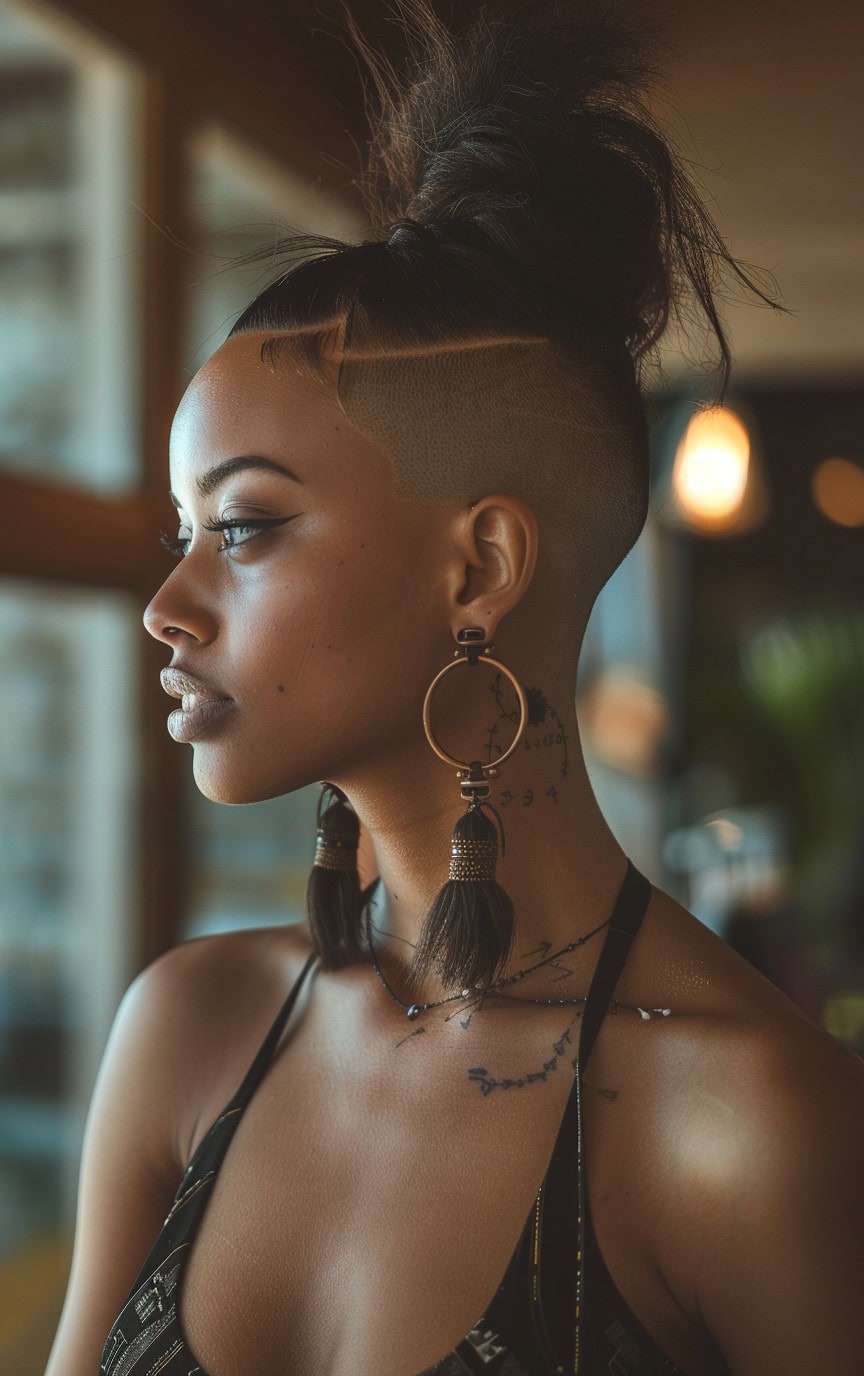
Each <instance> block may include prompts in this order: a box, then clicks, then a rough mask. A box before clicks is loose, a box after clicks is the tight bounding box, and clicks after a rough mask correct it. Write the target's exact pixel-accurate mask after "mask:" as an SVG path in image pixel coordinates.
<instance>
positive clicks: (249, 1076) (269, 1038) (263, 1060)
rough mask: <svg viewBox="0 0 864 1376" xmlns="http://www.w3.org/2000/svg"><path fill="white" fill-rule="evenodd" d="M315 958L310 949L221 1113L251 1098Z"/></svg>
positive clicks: (241, 1104) (244, 1105)
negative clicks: (235, 1089) (233, 1093)
mask: <svg viewBox="0 0 864 1376" xmlns="http://www.w3.org/2000/svg"><path fill="white" fill-rule="evenodd" d="M317 959H318V955H317V952H315V951H312V952H311V953H310V954H309V956H308V957H307V959H306V963H305V964H304V966H303V969H302V970H301V971H300V973H299V975H298V976H297V978H296V980H295V981H294V983H293V985H292V986H291V989H290V990H289V992H288V995H287V997H286V999H285V1002H284V1003H283V1004H282V1007H281V1008H280V1009H279V1012H278V1013H277V1014H276V1017H275V1018H274V1019H273V1023H272V1025H271V1027H270V1031H269V1032H268V1033H267V1035H266V1037H265V1038H264V1040H263V1042H262V1043H261V1045H260V1047H259V1048H258V1051H257V1053H256V1056H255V1059H254V1061H253V1062H252V1064H251V1065H250V1066H249V1069H248V1070H247V1071H246V1074H245V1076H244V1077H243V1081H242V1083H241V1085H240V1088H239V1089H238V1090H237V1092H236V1094H235V1095H234V1097H233V1099H231V1101H230V1102H229V1103H228V1104H226V1105H225V1108H224V1109H223V1114H224V1113H226V1112H230V1111H232V1110H235V1109H238V1108H245V1107H246V1105H247V1104H248V1102H249V1100H250V1099H251V1098H252V1095H253V1094H254V1093H255V1090H256V1089H257V1088H258V1084H259V1082H260V1081H261V1079H262V1077H263V1075H264V1072H265V1070H266V1069H267V1066H268V1065H269V1063H270V1058H271V1057H272V1055H273V1052H274V1050H275V1049H276V1043H277V1042H278V1040H279V1038H280V1037H281V1035H282V1031H283V1029H284V1027H285V1024H286V1022H287V1021H288V1018H289V1016H290V1014H291V1010H292V1008H293V1007H294V1004H295V1003H296V1002H297V995H298V994H299V993H300V989H301V987H302V985H303V981H304V980H305V978H306V976H307V974H308V973H309V971H310V969H311V968H312V966H313V965H314V963H315V961H316V960H317Z"/></svg>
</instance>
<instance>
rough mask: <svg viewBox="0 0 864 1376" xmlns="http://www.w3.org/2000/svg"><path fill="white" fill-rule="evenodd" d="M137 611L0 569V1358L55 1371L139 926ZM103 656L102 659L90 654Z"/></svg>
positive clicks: (8, 1364) (26, 1368)
mask: <svg viewBox="0 0 864 1376" xmlns="http://www.w3.org/2000/svg"><path fill="white" fill-rule="evenodd" d="M139 641H140V613H139V611H138V609H137V606H134V605H132V602H131V600H130V599H128V598H127V597H126V596H125V595H122V594H112V593H78V592H74V593H73V592H69V591H67V590H66V589H64V588H60V587H58V588H51V587H49V586H44V587H35V586H30V585H28V584H25V583H23V582H22V583H16V582H13V581H11V580H5V581H3V582H0V644H2V645H3V656H2V659H0V817H2V823H0V873H2V875H3V883H2V885H0V1277H2V1279H0V1288H2V1291H3V1293H4V1295H6V1296H9V1295H13V1296H14V1297H15V1303H14V1305H9V1306H8V1307H7V1306H5V1305H4V1306H2V1308H3V1309H4V1311H5V1312H4V1313H3V1315H2V1322H0V1370H2V1371H9V1372H12V1371H14V1372H16V1373H17V1374H18V1376H31V1374H32V1376H38V1373H41V1372H42V1371H43V1370H44V1368H45V1363H46V1361H47V1358H48V1351H49V1347H50V1343H51V1340H52V1337H53V1334H54V1332H55V1330H56V1326H57V1321H58V1319H59V1314H60V1308H61V1306H62V1301H63V1294H64V1292H65V1285H66V1276H67V1270H68V1264H69V1258H70V1255H71V1242H72V1233H73V1226H74V1208H75V1198H76V1190H77V1178H78V1166H79V1157H80V1150H81V1140H82V1133H83V1126H84V1119H85V1116H86V1111H87V1106H88V1104H89V1101H90V1096H91V1094H92V1091H93V1085H94V1082H95V1078H96V1071H97V1069H98V1065H99V1060H100V1057H101V1055H102V1050H103V1048H104V1045H105V1041H106V1039H107V1036H108V1032H109V1029H110V1026H111V1020H112V1018H113V1016H114V1012H115V1010H116V1008H117V1005H118V1003H119V1001H120V998H121V996H122V993H123V990H124V989H125V988H126V986H127V985H128V983H129V981H130V979H131V977H132V973H133V972H132V970H131V968H130V950H129V937H130V933H131V932H132V931H133V930H134V922H135V914H134V913H133V912H132V911H131V903H132V898H131V893H130V884H129V876H130V875H131V874H133V873H134V872H135V857H134V855H133V845H134V842H133V835H134V832H133V814H134V804H135V800H134V788H135V779H136V770H137V766H136V760H135V758H134V756H135V749H134V741H135V738H136V732H135V729H134V728H135V723H134V721H133V711H134V691H135V672H136V669H135V660H136V656H137V650H138V644H139ZM97 665H98V672H96V671H95V670H94V666H97Z"/></svg>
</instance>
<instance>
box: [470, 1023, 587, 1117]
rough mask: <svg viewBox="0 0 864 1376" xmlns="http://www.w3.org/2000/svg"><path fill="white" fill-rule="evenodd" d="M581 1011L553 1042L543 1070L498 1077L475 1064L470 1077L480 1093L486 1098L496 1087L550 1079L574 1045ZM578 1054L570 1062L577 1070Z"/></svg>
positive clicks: (521, 1084) (521, 1087) (509, 1087)
mask: <svg viewBox="0 0 864 1376" xmlns="http://www.w3.org/2000/svg"><path fill="white" fill-rule="evenodd" d="M581 1016H582V1013H581V1011H580V1012H578V1013H577V1014H576V1017H574V1018H573V1021H572V1022H571V1023H570V1025H569V1026H568V1027H565V1029H564V1031H563V1032H562V1033H561V1036H560V1037H559V1038H558V1040H557V1042H553V1043H552V1052H553V1054H552V1055H551V1056H550V1057H549V1059H548V1061H544V1062H543V1068H542V1069H541V1070H531V1071H529V1072H528V1074H527V1075H514V1076H505V1077H503V1078H502V1079H500V1080H499V1079H497V1078H496V1077H495V1076H494V1075H492V1074H491V1073H490V1071H488V1070H487V1069H486V1068H485V1067H484V1066H479V1065H475V1066H472V1067H471V1069H470V1070H469V1071H468V1079H469V1080H471V1081H473V1083H474V1084H475V1085H479V1087H480V1093H481V1094H482V1095H483V1097H484V1098H486V1097H487V1096H488V1095H490V1094H491V1093H492V1092H493V1090H496V1089H524V1088H525V1086H526V1085H533V1084H536V1083H537V1082H538V1081H539V1080H543V1081H544V1082H545V1081H547V1080H548V1079H549V1076H550V1075H553V1074H554V1073H555V1071H556V1070H557V1069H558V1066H559V1063H560V1061H561V1060H562V1059H563V1057H564V1056H565V1047H567V1046H570V1047H571V1048H572V1046H573V1024H574V1023H575V1022H576V1020H577V1019H578V1018H581ZM577 1061H578V1056H573V1057H572V1058H570V1064H571V1065H572V1067H573V1069H574V1070H575V1069H576V1067H577Z"/></svg>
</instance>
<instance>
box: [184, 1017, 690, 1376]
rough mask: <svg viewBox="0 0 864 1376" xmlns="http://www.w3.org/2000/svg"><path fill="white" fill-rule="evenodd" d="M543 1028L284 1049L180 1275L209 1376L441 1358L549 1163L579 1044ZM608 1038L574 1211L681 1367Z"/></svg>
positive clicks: (590, 1077) (289, 1373)
mask: <svg viewBox="0 0 864 1376" xmlns="http://www.w3.org/2000/svg"><path fill="white" fill-rule="evenodd" d="M559 1024H560V1025H559V1026H557V1027H556V1026H554V1025H553V1024H552V1023H550V1024H549V1026H548V1027H546V1028H543V1029H535V1031H534V1033H532V1036H531V1037H529V1038H523V1039H522V1040H521V1041H519V1042H518V1043H517V1044H511V1045H509V1046H508V1045H504V1044H501V1043H495V1042H494V1041H493V1042H491V1043H487V1044H485V1045H484V1044H482V1043H481V1042H479V1041H478V1042H477V1043H476V1044H475V1045H474V1046H473V1047H469V1046H467V1045H466V1046H465V1047H464V1048H460V1051H459V1053H458V1054H450V1055H448V1057H447V1058H446V1061H445V1060H444V1059H443V1058H442V1057H441V1055H440V1049H439V1051H438V1052H436V1050H435V1049H434V1048H433V1046H432V1043H431V1038H430V1039H429V1040H428V1041H427V1042H426V1043H425V1044H423V1050H422V1052H421V1051H420V1046H421V1039H419V1038H418V1040H417V1043H416V1045H415V1046H413V1047H410V1046H405V1047H401V1048H399V1049H400V1051H406V1050H407V1051H409V1054H413V1053H414V1052H416V1053H418V1054H416V1055H414V1058H413V1061H409V1060H408V1059H407V1058H406V1057H404V1056H403V1057H402V1059H401V1060H399V1059H398V1057H391V1056H380V1057H379V1056H377V1055H370V1054H368V1053H367V1054H366V1055H364V1056H360V1055H359V1054H358V1053H357V1052H356V1051H355V1050H353V1049H352V1042H351V1039H348V1040H347V1041H346V1040H344V1039H343V1038H340V1037H328V1036H327V1034H326V1030H325V1029H324V1028H319V1029H318V1032H319V1035H318V1036H317V1037H313V1036H312V1035H311V1031H312V1030H311V1029H310V1035H309V1037H308V1040H307V1038H306V1037H305V1035H303V1036H301V1037H300V1038H299V1039H298V1042H297V1043H296V1044H292V1047H291V1053H290V1057H288V1056H286V1057H283V1058H282V1059H281V1060H279V1061H278V1062H277V1063H276V1064H275V1065H274V1066H273V1067H272V1068H271V1072H270V1073H269V1074H268V1076H267V1077H266V1078H265V1080H264V1081H263V1082H262V1084H261V1085H260V1086H259V1088H258V1090H257V1092H256V1094H255V1095H254V1097H253V1099H252V1101H251V1102H250V1104H249V1106H248V1107H247V1109H246V1110H245V1113H244V1114H243V1117H242V1118H241V1119H240V1121H239V1122H238V1124H237V1127H236V1130H235V1134H234V1138H233V1140H232V1143H231V1146H230V1150H229V1151H228V1152H227V1153H226V1155H225V1157H224V1159H223V1161H222V1163H221V1166H220V1169H219V1172H218V1175H217V1177H216V1179H215V1181H214V1183H213V1187H212V1192H211V1194H210V1197H209V1200H208V1203H207V1206H206V1210H205V1213H204V1216H203V1217H202V1220H201V1222H200V1225H199V1228H198V1231H197V1234H196V1236H195V1238H194V1240H193V1245H192V1247H191V1253H190V1256H189V1258H188V1260H187V1264H186V1268H185V1273H184V1279H183V1285H182V1291H181V1299H180V1308H181V1316H182V1321H183V1327H184V1330H185V1334H186V1338H187V1341H188V1343H189V1345H190V1347H191V1348H192V1350H193V1352H194V1353H195V1355H196V1357H197V1359H198V1361H199V1362H200V1363H201V1365H202V1366H203V1367H204V1368H205V1369H206V1370H207V1371H208V1372H209V1373H210V1376H235V1373H239V1372H241V1371H242V1372H243V1373H248V1376H295V1373H300V1372H302V1373H304V1376H310V1374H312V1373H314V1376H319V1373H320V1374H321V1376H324V1373H327V1376H349V1373H350V1376H355V1373H356V1372H358V1371H375V1372H376V1373H377V1374H378V1376H410V1374H411V1373H418V1372H421V1371H424V1370H425V1369H426V1368H427V1367H429V1366H431V1365H433V1364H434V1363H435V1362H436V1361H437V1360H439V1359H440V1358H442V1357H443V1356H444V1355H445V1353H446V1352H448V1351H449V1350H450V1349H452V1348H453V1347H454V1346H456V1344H457V1343H458V1342H459V1341H460V1340H461V1339H462V1338H463V1337H464V1336H465V1334H466V1333H468V1331H469V1330H470V1329H471V1328H472V1327H473V1326H474V1324H475V1323H476V1322H477V1320H478V1319H479V1318H480V1317H481V1315H482V1314H483V1313H484V1311H485V1309H486V1307H487V1305H488V1303H489V1302H490V1300H491V1298H492V1296H493V1294H494V1293H495V1291H496V1290H497V1288H498V1286H499V1284H500V1282H501V1280H502V1278H503V1276H504V1273H505V1271H506V1269H507V1266H508V1263H509V1261H510V1258H511V1256H512V1253H513V1250H514V1248H515V1246H516V1244H517V1242H518V1240H519V1238H520V1235H521V1233H522V1231H523V1228H524V1227H525V1225H526V1223H527V1222H528V1220H529V1217H530V1215H531V1213H532V1206H533V1203H534V1199H535V1196H536V1193H537V1189H538V1187H539V1185H540V1182H541V1180H542V1179H543V1176H544V1174H545V1171H546V1168H547V1166H548V1164H549V1160H550V1157H551V1155H552V1152H553V1148H554V1146H555V1141H556V1135H557V1133H558V1129H559V1125H560V1123H561V1119H562V1116H563V1114H564V1109H565V1105H566V1102H567V1098H568V1095H569V1093H570V1091H571V1088H572V1084H573V1067H572V1058H573V1056H575V1050H576V1042H575V1038H576V1036H578V1023H576V1024H575V1027H574V1028H573V1033H572V1037H573V1040H572V1041H571V1039H568V1038H566V1037H564V1035H563V1033H564V1029H565V1028H566V1025H567V1019H566V1018H565V1019H563V1020H562V1019H559ZM621 1030H622V1031H623V1028H622V1029H621ZM634 1030H635V1031H637V1032H638V1030H639V1029H634ZM404 1033H405V1029H404V1027H400V1029H399V1035H400V1036H401V1035H404ZM304 1034H305V1029H304ZM631 1036H632V1034H631ZM627 1040H628V1039H627V1037H626V1035H625V1036H624V1037H623V1038H621V1037H617V1038H616V1037H615V1036H614V1035H613V1036H611V1037H607V1038H606V1039H605V1041H606V1044H607V1045H606V1051H605V1054H600V1051H601V1047H600V1044H599V1043H598V1048H597V1051H596V1052H595V1058H593V1059H592V1065H591V1068H590V1069H589V1072H588V1073H587V1074H586V1077H585V1092H584V1107H583V1119H584V1127H585V1140H584V1149H585V1158H586V1173H587V1188H588V1194H589V1205H590V1209H591V1214H592V1217H593V1218H594V1219H595V1232H596V1236H597V1238H598V1241H599V1243H600V1246H601V1248H602V1249H603V1252H604V1255H605V1256H606V1259H607V1262H608V1264H609V1266H610V1269H611V1270H612V1273H613V1275H614V1276H615V1279H616V1281H619V1283H620V1284H622V1285H623V1286H624V1287H625V1291H626V1293H627V1297H628V1299H629V1300H630V1302H631V1303H632V1304H633V1306H634V1308H635V1309H636V1310H637V1312H638V1313H640V1316H647V1318H648V1322H649V1324H653V1332H654V1333H655V1335H656V1336H657V1337H658V1340H660V1341H666V1342H667V1343H669V1342H670V1338H671V1346H672V1347H673V1348H674V1346H675V1344H676V1342H677V1345H678V1351H679V1352H680V1351H681V1345H682V1339H683V1337H684V1333H683V1331H682V1330H685V1329H686V1323H682V1318H681V1316H680V1315H679V1314H678V1312H677V1306H675V1304H674V1301H671V1297H670V1296H669V1295H668V1293H667V1292H666V1290H665V1287H664V1285H663V1283H662V1280H661V1279H660V1278H659V1276H658V1275H657V1273H656V1267H655V1266H654V1265H653V1262H652V1260H651V1251H650V1238H651V1236H652V1233H653V1231H654V1230H655V1229H656V1227H657V1226H658V1213H659V1212H661V1211H662V1209H663V1207H664V1196H663V1194H662V1192H661V1191H660V1190H658V1188H657V1181H658V1179H659V1178H660V1176H659V1175H658V1170H657V1166H658V1162H657V1161H656V1159H654V1152H653V1148H652V1136H651V1130H650V1113H649V1112H647V1111H646V1109H648V1108H650V1102H651V1100H650V1097H649V1098H648V1099H647V1100H646V1097H645V1083H644V1081H645V1074H646V1066H645V1065H644V1064H640V1061H639V1058H638V1057H635V1056H634V1054H633V1051H632V1049H631V1052H630V1055H629V1057H628V1056H627V1053H626V1047H625V1045H624V1044H622V1045H621V1046H620V1047H619V1048H618V1049H617V1050H616V1042H619V1041H621V1042H622V1043H626V1042H627ZM643 1040H644V1039H643ZM547 1043H549V1044H548V1045H547ZM556 1048H557V1051H556ZM394 1049H395V1044H394V1045H393V1046H389V1047H388V1050H391V1051H392V1050H394ZM478 1061H479V1062H480V1064H476V1062H478ZM442 1064H446V1067H447V1069H446V1072H444V1071H442V1069H441V1066H442ZM478 1072H483V1074H482V1075H481V1074H479V1073H478ZM532 1076H533V1077H534V1078H531V1077H532ZM520 1081H521V1083H520ZM640 1105H641V1108H640ZM676 1330H677V1332H676ZM685 1369H686V1368H685ZM693 1369H698V1368H695V1367H694V1368H693Z"/></svg>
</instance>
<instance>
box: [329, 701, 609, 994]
mask: <svg viewBox="0 0 864 1376" xmlns="http://www.w3.org/2000/svg"><path fill="white" fill-rule="evenodd" d="M544 701H545V700H544ZM546 705H547V707H548V704H546ZM554 715H555V720H554V722H553V721H551V720H548V719H546V720H541V721H540V722H539V723H538V725H537V726H529V727H528V729H527V730H526V732H525V736H524V738H523V740H522V742H521V743H520V747H519V748H518V749H517V750H516V751H515V752H514V754H513V755H512V756H511V757H510V759H509V760H507V761H505V763H504V765H502V767H501V775H500V776H499V777H498V778H497V779H492V780H490V783H491V785H492V790H491V792H490V795H489V801H490V802H491V803H492V804H493V805H494V807H496V808H497V809H498V812H499V813H500V816H501V819H502V822H503V825H504V833H505V848H506V849H505V853H504V855H503V856H502V855H501V854H500V851H499V857H498V864H497V872H496V878H497V881H498V883H499V884H500V885H501V886H502V887H503V888H504V890H505V891H506V892H507V893H508V894H509V896H510V898H511V900H512V902H513V908H514V940H513V946H512V951H511V955H510V958H509V959H508V961H507V963H506V965H505V966H504V968H503V971H502V974H503V975H505V976H506V975H508V974H513V973H515V972H516V971H517V970H521V969H524V968H525V967H526V966H533V965H536V964H537V962H538V961H539V960H541V959H542V958H543V957H544V955H548V954H551V953H552V952H553V951H557V950H559V949H561V948H562V947H564V946H568V945H570V944H571V943H572V942H574V941H576V940H578V938H580V937H581V936H584V935H586V934H588V933H590V932H591V931H593V929H594V928H596V927H597V926H598V925H599V924H600V923H602V922H604V921H605V920H606V919H607V918H608V917H609V915H610V914H611V912H612V908H613V906H614V903H615V899H616V898H617V896H618V891H619V889H620V887H621V884H622V882H623V879H624V875H625V872H626V868H627V857H626V855H625V853H624V851H623V850H622V848H621V846H620V845H619V844H618V842H617V840H616V839H615V837H614V835H613V834H612V832H611V830H610V829H609V826H608V824H607V822H606V820H605V818H604V817H603V814H602V812H601V811H600V808H599V806H598V803H597V800H596V798H595V796H594V792H593V789H592V787H591V783H590V780H589V778H588V774H587V770H586V767H585V761H584V757H583V754H582V748H581V742H580V740H579V732H578V726H577V723H576V714H575V710H574V711H573V712H572V713H571V714H570V715H569V717H567V718H565V719H562V717H560V716H559V715H558V714H557V713H555V714H554ZM422 746H423V753H422V754H421V755H420V756H419V758H418V757H417V756H416V752H415V750H414V747H413V746H412V748H411V749H410V750H409V751H408V752H406V754H407V756H409V757H408V758H406V757H404V756H403V758H402V759H401V760H399V761H394V760H393V759H392V758H390V759H389V760H388V761H387V762H386V763H382V764H380V765H379V766H378V768H376V769H375V770H373V771H371V772H369V771H364V772H363V776H362V778H356V779H347V778H346V779H344V780H342V779H340V780H338V781H334V782H338V783H339V786H340V787H342V788H344V789H345V792H346V793H347V794H348V796H349V798H350V800H351V803H352V806H353V807H354V808H355V809H356V811H357V813H358V815H359V817H360V820H361V822H362V824H363V827H364V830H365V833H366V839H367V840H368V843H369V844H370V846H371V850H372V855H371V856H370V855H369V851H368V850H367V852H366V859H367V873H366V876H365V877H366V878H367V880H368V879H370V878H372V877H373V875H374V874H375V873H376V872H377V874H378V876H379V879H380V882H379V884H378V885H377V886H376V889H375V893H374V896H373V902H372V906H371V914H370V915H371V926H372V941H373V945H374V948H375V953H376V957H377V959H378V962H379V965H380V966H381V968H382V970H383V971H384V973H385V975H386V976H387V978H388V980H389V981H390V983H391V984H392V986H393V988H394V990H395V991H396V992H397V993H398V994H399V995H400V997H403V996H405V995H406V994H407V989H406V987H405V985H404V974H405V971H406V969H407V965H408V963H409V961H410V958H411V955H412V952H413V947H414V946H415V944H416V942H417V939H418V936H419V933H420V930H421V927H422V924H423V919H424V916H425V912H426V910H427V908H428V906H429V904H430V903H431V901H432V899H433V898H434V896H435V894H436V893H437V892H438V890H439V888H440V887H441V885H442V884H443V883H444V882H445V881H446V879H447V875H448V867H449V859H450V838H451V834H452V831H453V824H454V823H455V821H456V819H457V818H458V817H459V816H460V815H461V813H462V812H463V811H464V810H465V808H466V806H467V804H466V803H465V802H464V801H463V800H462V798H461V797H460V793H459V787H458V782H457V780H456V778H455V770H454V769H452V768H450V767H448V766H447V765H445V764H444V763H443V762H442V761H439V760H437V758H435V757H433V759H432V761H431V762H430V760H429V758H428V756H429V755H430V754H431V751H429V747H428V744H427V743H426V741H425V739H424V740H423V742H422ZM394 779H412V780H414V786H413V787H411V788H410V789H404V790H401V789H394V787H393V783H392V781H393V780H394ZM486 815H487V816H490V815H491V814H490V813H489V812H488V811H487V813H486ZM604 935H605V929H604V932H601V933H598V934H597V936H596V937H595V938H594V939H593V940H590V941H587V942H586V944H585V946H584V948H577V949H576V950H575V951H574V952H572V953H571V954H569V955H568V956H567V957H566V958H565V959H563V960H562V962H561V963H560V965H557V966H556V965H555V964H550V965H547V966H545V967H544V968H542V969H540V970H538V971H536V973H535V974H533V975H531V976H528V977H526V978H525V979H524V980H520V981H519V982H518V986H511V988H510V989H509V990H508V992H509V993H512V994H516V990H517V988H518V995H519V997H524V998H526V999H535V998H544V997H569V996H575V995H578V994H584V993H586V992H587V984H588V981H589V980H590V974H591V972H592V970H593V967H594V964H595V963H596V958H597V954H598V953H599V949H600V946H601V945H602V940H603V936H604ZM400 975H401V977H402V981H403V982H402V983H400ZM453 992H454V990H453V989H452V988H445V987H444V986H443V984H442V983H441V981H440V979H438V977H437V976H435V975H433V976H430V977H429V979H428V980H427V981H426V982H425V983H424V986H423V987H422V988H420V989H416V988H413V989H412V990H411V994H410V999H409V1001H416V1002H418V1003H419V1002H433V1001H435V1000H436V999H438V998H443V997H444V996H446V995H447V994H451V993H453Z"/></svg>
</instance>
